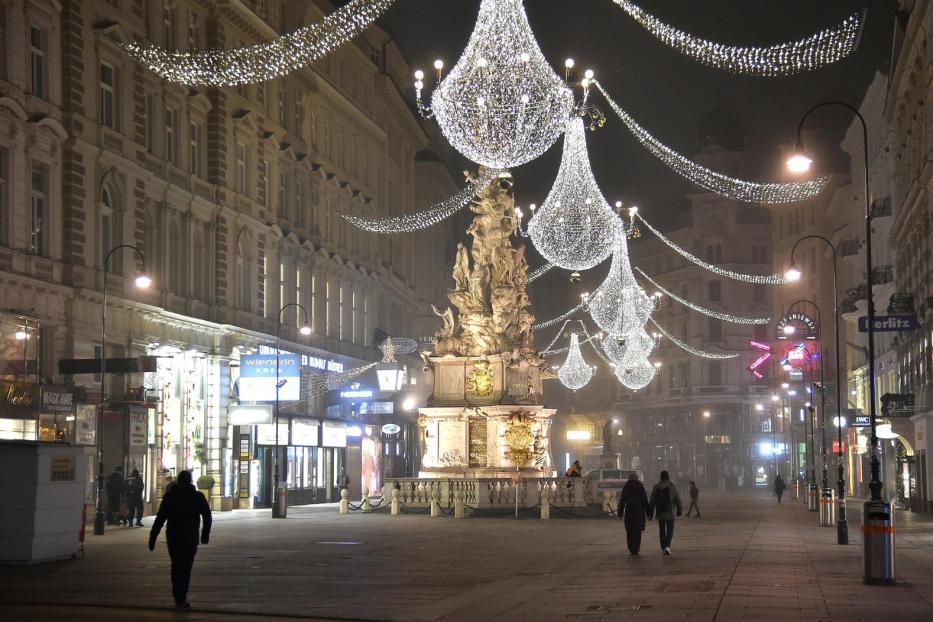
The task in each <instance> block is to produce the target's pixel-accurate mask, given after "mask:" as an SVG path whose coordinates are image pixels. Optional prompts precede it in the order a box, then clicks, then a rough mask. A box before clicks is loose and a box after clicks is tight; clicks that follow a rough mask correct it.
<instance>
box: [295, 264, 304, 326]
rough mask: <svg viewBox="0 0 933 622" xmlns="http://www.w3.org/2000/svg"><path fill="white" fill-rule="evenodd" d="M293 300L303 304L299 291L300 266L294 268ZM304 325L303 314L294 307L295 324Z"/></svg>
mask: <svg viewBox="0 0 933 622" xmlns="http://www.w3.org/2000/svg"><path fill="white" fill-rule="evenodd" d="M295 302H297V303H298V304H300V305H304V302H305V301H304V297H303V296H302V292H301V268H295ZM304 325H305V316H304V313H302V312H301V309H299V308H298V307H295V326H297V327H298V328H301V327H302V326H304Z"/></svg>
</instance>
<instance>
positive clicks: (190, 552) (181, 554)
mask: <svg viewBox="0 0 933 622" xmlns="http://www.w3.org/2000/svg"><path fill="white" fill-rule="evenodd" d="M202 520H203V526H202V525H201V521H202ZM166 522H167V523H168V526H167V527H166V528H165V540H166V542H167V544H168V555H169V557H170V558H171V560H172V596H174V597H175V608H176V609H179V610H186V609H190V608H191V605H189V604H188V585H189V584H190V583H191V567H192V566H193V565H194V556H195V555H196V554H197V552H198V539H199V538H198V531H199V528H200V532H201V537H200V541H201V544H207V543H208V542H209V541H210V538H211V509H210V507H208V505H207V499H205V498H204V495H202V494H201V493H200V492H198V491H197V490H195V488H194V486H193V485H192V483H191V472H190V471H182V472H181V473H179V474H178V477H177V478H176V480H175V484H174V485H173V486H172V487H171V489H169V490H168V492H166V493H165V496H164V497H162V503H160V504H159V512H158V514H156V519H155V522H153V523H152V530H151V531H150V532H149V550H150V551H154V550H155V544H156V539H158V537H159V532H160V531H161V530H162V525H164V524H165V523H166Z"/></svg>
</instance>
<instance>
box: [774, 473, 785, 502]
mask: <svg viewBox="0 0 933 622" xmlns="http://www.w3.org/2000/svg"><path fill="white" fill-rule="evenodd" d="M785 488H787V486H786V485H785V484H784V478H783V477H781V474H780V473H778V474H777V477H775V478H774V494H775V495H777V498H778V503H780V502H781V497H783V496H784V489H785Z"/></svg>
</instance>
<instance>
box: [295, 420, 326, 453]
mask: <svg viewBox="0 0 933 622" xmlns="http://www.w3.org/2000/svg"><path fill="white" fill-rule="evenodd" d="M318 426H319V423H318V421H317V420H316V419H292V442H291V444H292V445H305V446H309V447H315V446H317V440H318Z"/></svg>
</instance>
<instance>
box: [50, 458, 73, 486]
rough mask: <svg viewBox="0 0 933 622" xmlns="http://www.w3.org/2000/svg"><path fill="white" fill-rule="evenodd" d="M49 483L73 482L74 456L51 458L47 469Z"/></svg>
mask: <svg viewBox="0 0 933 622" xmlns="http://www.w3.org/2000/svg"><path fill="white" fill-rule="evenodd" d="M49 481H50V482H73V481H75V457H74V456H52V459H51V464H50V468H49Z"/></svg>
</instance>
